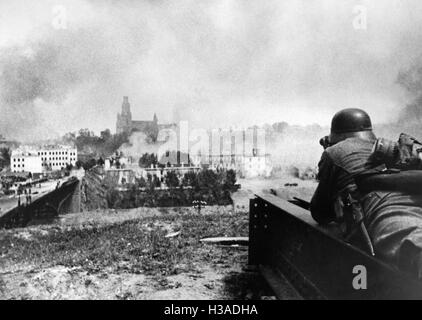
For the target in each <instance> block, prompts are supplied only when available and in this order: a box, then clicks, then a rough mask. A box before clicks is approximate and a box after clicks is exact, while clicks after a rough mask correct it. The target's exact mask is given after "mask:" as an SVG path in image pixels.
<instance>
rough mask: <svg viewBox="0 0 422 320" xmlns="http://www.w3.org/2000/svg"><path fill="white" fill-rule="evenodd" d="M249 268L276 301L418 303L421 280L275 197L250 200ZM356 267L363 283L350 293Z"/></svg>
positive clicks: (299, 208)
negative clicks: (271, 291)
mask: <svg viewBox="0 0 422 320" xmlns="http://www.w3.org/2000/svg"><path fill="white" fill-rule="evenodd" d="M299 205H300V203H299ZM332 227H335V226H332ZM249 265H251V266H255V267H256V268H258V269H259V271H260V272H261V274H262V275H263V276H264V278H265V279H266V280H267V282H268V283H269V285H270V286H271V287H272V289H273V291H274V292H275V294H276V295H277V297H278V298H279V299H286V298H288V299H365V300H366V299H422V282H421V281H419V280H417V279H415V278H413V277H411V276H410V275H407V274H404V273H402V272H400V271H399V270H397V269H395V268H394V267H392V266H390V265H388V264H386V263H384V262H383V261H381V260H380V259H378V258H377V257H373V256H372V255H369V254H367V253H366V252H364V251H362V250H360V249H359V248H356V247H354V246H352V245H350V244H348V243H346V242H344V241H343V240H342V239H341V237H340V236H339V234H338V232H336V230H335V229H332V228H323V227H321V226H319V225H317V224H316V223H315V222H314V221H313V219H312V217H311V215H310V212H309V211H308V210H306V209H304V208H302V207H300V206H298V205H296V204H293V203H291V202H288V201H285V200H283V199H281V198H279V197H276V196H275V195H256V197H255V198H254V199H251V200H250V210H249ZM362 267H363V268H364V270H366V272H365V273H366V277H365V278H366V281H367V283H366V285H365V287H364V288H363V287H362V288H356V287H355V286H354V285H353V281H354V279H355V277H356V276H357V273H356V270H359V268H362ZM357 268H358V269H357ZM360 270H362V269H360Z"/></svg>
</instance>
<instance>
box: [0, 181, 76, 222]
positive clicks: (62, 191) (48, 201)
mask: <svg viewBox="0 0 422 320" xmlns="http://www.w3.org/2000/svg"><path fill="white" fill-rule="evenodd" d="M80 207H81V197H80V180H78V179H77V178H76V177H71V178H70V179H68V180H67V181H65V182H64V183H62V185H61V186H60V187H58V188H57V189H55V190H52V191H50V192H48V193H45V194H43V195H40V196H39V197H37V198H36V199H34V200H33V201H32V203H30V204H28V205H20V206H16V207H14V208H12V209H11V210H9V211H7V212H5V213H4V214H2V215H1V216H0V228H16V227H25V226H27V225H29V224H31V223H32V222H34V221H40V220H41V221H48V220H52V219H54V218H55V217H57V216H58V215H59V214H66V213H71V212H79V211H80Z"/></svg>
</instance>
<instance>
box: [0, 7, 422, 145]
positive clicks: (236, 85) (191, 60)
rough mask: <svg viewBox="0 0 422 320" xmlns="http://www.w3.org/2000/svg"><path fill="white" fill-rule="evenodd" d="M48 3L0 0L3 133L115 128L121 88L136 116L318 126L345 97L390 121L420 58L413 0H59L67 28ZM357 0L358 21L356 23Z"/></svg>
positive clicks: (421, 37)
mask: <svg viewBox="0 0 422 320" xmlns="http://www.w3.org/2000/svg"><path fill="white" fill-rule="evenodd" d="M55 5H56V3H55V2H54V1H50V0H44V1H37V2H36V3H35V2H34V3H31V4H30V5H29V4H28V1H24V0H20V1H14V2H5V1H2V2H1V3H0V12H3V13H4V12H7V14H3V15H2V17H1V20H0V112H1V114H2V117H1V120H0V125H1V128H0V133H3V134H5V135H6V136H7V137H10V138H19V139H36V138H46V137H52V136H56V135H61V134H64V133H65V132H68V131H75V130H78V129H79V128H84V127H88V128H90V129H92V130H94V131H95V132H99V131H100V130H103V129H105V128H110V129H111V130H112V131H114V128H115V120H116V113H117V112H119V111H120V106H121V101H122V96H124V95H127V96H129V101H130V102H131V106H132V114H133V118H134V119H140V120H142V119H148V120H149V119H152V116H153V114H154V112H155V113H157V116H158V119H159V122H170V121H178V120H189V121H190V123H191V124H192V126H194V127H201V128H206V129H208V128H218V127H228V126H230V125H233V124H236V125H239V126H243V127H247V126H250V125H253V124H258V125H262V124H265V123H273V122H281V121H286V122H288V123H290V124H300V125H310V124H312V123H318V124H320V125H328V124H329V122H330V120H331V117H332V115H333V114H334V113H335V112H336V111H337V110H339V109H341V108H344V107H361V108H364V109H366V110H368V112H369V113H370V115H371V116H372V118H373V120H374V122H375V123H382V122H391V121H395V120H396V119H397V115H398V114H399V113H400V112H401V110H403V108H404V106H405V105H406V104H408V103H409V101H413V100H414V99H415V96H418V95H420V93H415V92H413V93H412V92H405V90H403V87H402V86H401V84H402V82H403V81H404V82H406V81H408V79H407V78H406V77H405V78H406V80H403V79H402V77H400V79H401V81H399V82H398V81H396V80H397V75H398V74H399V72H400V71H402V70H404V69H405V68H408V67H409V66H411V65H412V64H413V63H414V61H416V60H417V59H418V57H421V56H422V47H421V46H420V43H422V21H421V19H420V18H419V16H418V14H417V13H418V12H419V11H420V10H421V9H422V3H421V2H420V1H418V0H406V1H395V0H377V1H365V0H359V1H354V0H346V1H341V2H340V1H336V0H321V1H315V2H313V1H311V2H310V1H304V0H303V1H301V0H300V1H278V0H269V1H266V2H265V3H258V2H245V1H242V0H211V1H205V2H198V1H194V0H182V1H177V2H174V1H167V0H163V1H147V0H144V1H136V2H135V1H107V0H102V1H90V0H74V1H68V0H64V1H62V2H61V5H62V6H63V7H64V8H65V9H66V19H67V24H66V28H65V29H57V28H55V27H54V25H53V23H52V22H53V20H54V18H56V16H55V13H54V12H55V11H54V10H53V9H54V6H55ZM357 5H360V6H364V7H366V8H367V19H366V20H367V28H366V29H364V30H356V29H355V28H354V27H353V20H354V19H355V18H356V13H355V12H354V8H355V7H356V6H357ZM409 85H410V87H409V88H413V87H414V86H416V87H418V86H419V83H417V82H415V83H413V82H412V81H410V82H409ZM412 90H414V89H412ZM412 94H413V98H412V99H411V100H410V98H409V97H410V95H412Z"/></svg>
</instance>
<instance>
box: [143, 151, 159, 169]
mask: <svg viewBox="0 0 422 320" xmlns="http://www.w3.org/2000/svg"><path fill="white" fill-rule="evenodd" d="M157 163H158V160H157V156H156V155H155V154H153V153H144V154H143V155H142V156H141V157H140V158H139V166H140V167H141V168H150V167H151V165H157Z"/></svg>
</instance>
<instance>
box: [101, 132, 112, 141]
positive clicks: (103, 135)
mask: <svg viewBox="0 0 422 320" xmlns="http://www.w3.org/2000/svg"><path fill="white" fill-rule="evenodd" d="M100 137H101V140H103V141H104V142H106V141H108V140H109V139H110V138H111V132H110V129H105V130H104V131H101V133H100Z"/></svg>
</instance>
